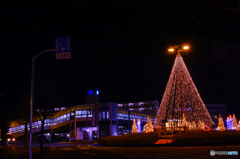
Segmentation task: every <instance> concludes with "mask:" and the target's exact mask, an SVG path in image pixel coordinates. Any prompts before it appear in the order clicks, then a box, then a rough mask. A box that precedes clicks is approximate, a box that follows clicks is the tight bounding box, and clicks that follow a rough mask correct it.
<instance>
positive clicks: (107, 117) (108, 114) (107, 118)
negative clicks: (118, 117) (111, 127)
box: [107, 111, 109, 119]
mask: <svg viewBox="0 0 240 159" xmlns="http://www.w3.org/2000/svg"><path fill="white" fill-rule="evenodd" d="M107 119H109V111H107Z"/></svg>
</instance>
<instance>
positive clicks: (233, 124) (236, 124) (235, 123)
mask: <svg viewBox="0 0 240 159" xmlns="http://www.w3.org/2000/svg"><path fill="white" fill-rule="evenodd" d="M237 128H238V123H237V119H236V117H235V114H233V121H232V129H237Z"/></svg>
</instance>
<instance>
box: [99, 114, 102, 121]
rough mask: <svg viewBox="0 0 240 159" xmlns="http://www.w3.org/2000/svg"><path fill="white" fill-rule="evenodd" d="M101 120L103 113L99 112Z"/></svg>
mask: <svg viewBox="0 0 240 159" xmlns="http://www.w3.org/2000/svg"><path fill="white" fill-rule="evenodd" d="M99 120H102V113H101V112H99Z"/></svg>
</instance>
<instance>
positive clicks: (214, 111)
mask: <svg viewBox="0 0 240 159" xmlns="http://www.w3.org/2000/svg"><path fill="white" fill-rule="evenodd" d="M206 107H207V109H208V112H209V114H210V115H211V117H212V120H213V122H214V123H215V125H216V126H215V127H217V125H218V118H219V114H221V117H222V118H223V122H224V123H225V126H226V119H227V111H226V104H206Z"/></svg>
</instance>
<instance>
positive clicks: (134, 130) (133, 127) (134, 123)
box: [132, 118, 138, 133]
mask: <svg viewBox="0 0 240 159" xmlns="http://www.w3.org/2000/svg"><path fill="white" fill-rule="evenodd" d="M137 132H138V129H137V124H136V121H135V118H134V119H133V125H132V133H137Z"/></svg>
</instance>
